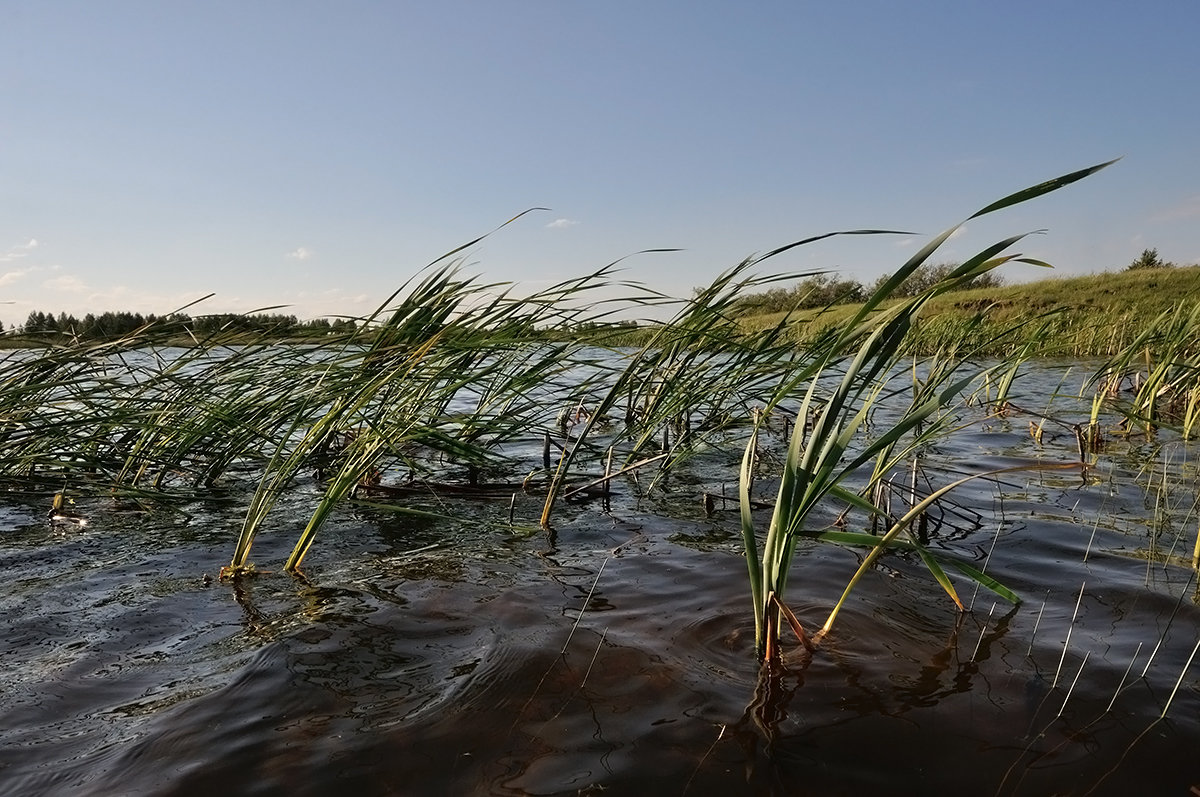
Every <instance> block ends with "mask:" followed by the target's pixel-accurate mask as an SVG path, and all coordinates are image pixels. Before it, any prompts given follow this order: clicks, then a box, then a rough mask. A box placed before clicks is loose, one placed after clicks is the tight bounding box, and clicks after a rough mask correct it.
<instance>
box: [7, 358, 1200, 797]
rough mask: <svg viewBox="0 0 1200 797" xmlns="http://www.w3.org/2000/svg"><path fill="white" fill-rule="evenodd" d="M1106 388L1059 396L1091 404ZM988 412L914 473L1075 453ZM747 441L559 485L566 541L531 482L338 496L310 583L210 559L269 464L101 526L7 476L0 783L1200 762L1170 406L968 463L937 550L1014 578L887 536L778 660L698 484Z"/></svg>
mask: <svg viewBox="0 0 1200 797" xmlns="http://www.w3.org/2000/svg"><path fill="white" fill-rule="evenodd" d="M1032 370H1033V373H1032V374H1031V375H1030V376H1029V377H1028V378H1026V380H1025V381H1024V382H1022V383H1020V386H1019V387H1020V390H1022V391H1025V395H1026V396H1027V398H1019V399H1018V402H1017V403H1018V404H1022V405H1024V406H1029V407H1031V408H1034V409H1037V410H1039V411H1044V410H1046V409H1047V396H1048V395H1049V394H1050V393H1051V392H1053V390H1054V389H1055V388H1056V387H1057V386H1058V384H1059V382H1060V380H1061V377H1062V373H1061V370H1060V369H1059V368H1058V367H1051V366H1046V365H1043V366H1040V367H1036V368H1034V369H1032ZM1072 378H1073V377H1070V376H1068V378H1067V381H1068V382H1069V380H1070V379H1072ZM1064 384H1065V383H1064ZM1077 386H1078V385H1076V387H1077ZM1089 408H1090V406H1089V405H1087V404H1086V403H1085V402H1080V403H1079V404H1078V405H1077V404H1074V403H1072V402H1070V401H1068V400H1066V399H1063V400H1061V401H1060V402H1058V403H1057V404H1055V405H1054V406H1053V407H1052V410H1053V414H1055V415H1056V416H1061V417H1064V418H1070V419H1074V420H1075V421H1086V419H1087V411H1088V409H1089ZM973 420H974V423H972V425H970V426H969V427H967V428H966V429H964V430H962V431H960V432H957V433H955V434H953V435H951V436H949V437H947V438H945V439H943V440H942V441H941V442H939V443H938V444H937V446H936V447H935V450H934V451H932V452H930V453H929V454H928V456H927V457H926V460H925V463H924V470H923V477H922V478H923V479H927V480H928V484H930V485H933V486H935V487H936V486H938V485H941V484H944V483H946V482H948V481H951V480H953V479H954V478H956V477H957V476H958V475H961V474H963V473H967V472H975V471H979V470H984V469H987V468H990V467H1000V466H1004V465H1009V464H1017V463H1022V462H1031V461H1035V460H1038V459H1042V460H1054V461H1070V460H1073V459H1076V458H1077V454H1076V452H1075V445H1076V444H1075V439H1074V437H1073V436H1071V435H1070V434H1068V433H1067V432H1066V431H1064V430H1058V429H1054V428H1051V427H1048V434H1047V439H1046V440H1044V441H1043V445H1042V446H1041V447H1038V446H1036V445H1035V444H1034V442H1033V440H1032V439H1031V437H1030V433H1029V430H1028V424H1029V420H1030V419H1029V417H1027V416H1023V415H1020V414H1017V415H1013V416H1010V417H1003V418H995V417H992V418H985V417H983V415H982V411H979V416H978V417H976V418H974V419H973ZM552 423H553V419H550V420H548V424H549V425H552ZM1051 434H1057V435H1058V436H1057V437H1055V438H1053V439H1049V438H1050V435H1051ZM740 454H741V452H740V450H739V449H738V448H737V447H736V446H731V447H730V448H729V449H728V450H723V449H721V450H714V451H711V452H709V453H707V454H705V455H704V456H701V457H699V458H697V459H696V460H695V461H694V462H693V463H691V464H690V465H689V466H688V467H686V468H684V469H681V470H679V471H677V472H675V473H673V474H672V475H671V476H670V477H669V478H668V479H666V480H665V482H663V483H662V484H661V485H660V486H659V487H658V488H656V490H655V491H653V492H651V493H650V494H649V495H645V496H643V495H640V492H641V491H640V489H639V484H636V483H634V482H633V481H632V480H624V481H621V482H619V483H618V484H617V485H616V490H617V494H616V495H614V496H613V498H612V499H611V501H610V503H609V504H608V506H607V507H606V506H604V505H603V504H602V502H601V501H593V502H591V503H587V504H579V505H567V506H564V507H563V508H562V510H561V514H560V515H558V516H557V521H556V528H557V536H556V538H555V539H553V540H551V539H549V538H548V537H547V536H546V535H545V534H544V533H542V532H540V531H535V530H531V529H530V528H529V527H530V526H533V525H534V524H535V523H536V518H537V515H538V512H539V510H540V500H539V499H538V497H537V496H532V495H530V496H518V498H517V502H516V505H515V518H516V521H517V523H516V525H515V526H510V525H509V522H508V515H509V506H508V498H507V497H504V498H497V499H491V500H486V499H459V498H456V499H454V500H453V503H439V502H438V501H437V500H436V499H433V498H419V497H418V498H414V499H410V500H409V501H408V503H409V504H411V505H415V506H420V507H421V508H424V509H429V510H433V511H438V512H443V513H447V514H451V515H453V516H454V519H447V520H439V519H433V518H417V517H412V516H406V515H399V514H395V513H391V512H387V511H384V510H380V509H376V508H372V507H367V506H362V505H356V504H353V503H347V504H346V505H345V506H344V508H343V509H342V510H340V511H339V512H338V513H337V515H336V517H335V518H334V520H333V521H331V522H330V524H329V525H328V526H327V527H326V528H325V529H324V530H323V531H322V533H321V535H320V536H319V537H318V539H317V543H316V545H315V547H314V548H313V550H312V552H311V553H310V554H309V556H308V558H307V559H306V560H305V565H306V567H305V573H306V576H307V579H306V580H299V579H296V578H293V577H290V576H287V575H283V574H265V575H260V576H257V577H253V578H242V579H238V580H237V581H236V582H233V583H230V582H221V581H219V580H217V579H216V576H217V573H218V570H219V569H220V567H221V566H222V565H223V564H225V563H227V562H228V559H229V556H230V553H231V551H232V548H233V543H234V540H235V538H236V534H237V530H238V528H239V525H240V519H241V514H242V512H243V511H244V507H245V505H246V503H247V502H248V500H249V495H248V494H240V493H238V492H236V491H235V492H233V493H232V494H225V495H214V496H213V497H212V498H211V499H210V500H205V501H196V502H194V503H192V504H189V505H186V506H184V507H182V508H183V509H184V510H185V512H186V514H178V515H176V514H169V513H163V514H143V513H135V512H122V511H118V510H117V509H115V508H113V507H112V506H110V505H108V504H107V503H106V502H105V501H104V500H101V499H94V500H93V499H89V500H80V502H79V504H78V505H77V507H76V509H77V510H78V511H80V512H81V513H82V514H83V515H85V516H86V517H87V518H88V520H89V522H88V524H87V525H86V526H82V527H80V526H76V525H73V524H61V523H53V524H52V523H49V522H47V521H46V520H45V511H46V509H47V507H48V502H49V497H47V499H46V502H45V503H41V504H32V503H27V502H17V501H11V502H9V503H7V504H5V505H3V507H2V508H0V567H2V568H3V573H4V574H5V586H4V588H3V590H0V610H2V611H0V652H2V653H3V661H4V667H3V670H2V672H0V694H3V698H4V699H3V702H2V703H0V793H3V794H14V795H60V794H72V795H112V794H135V795H207V796H209V797H211V795H213V794H247V795H277V794H278V795H282V794H289V795H308V794H312V795H324V794H333V793H345V794H357V795H409V794H418V795H419V794H431V795H442V794H464V795H465V794H495V795H577V794H601V793H603V794H606V795H623V794H630V795H633V794H638V795H640V794H649V793H653V794H663V795H666V794H670V795H697V796H698V795H731V794H732V795H736V794H780V795H783V794H817V795H827V794H845V795H857V794H871V795H880V794H887V795H905V794H912V795H929V794H950V793H955V794H963V793H966V794H1004V795H1009V794H1013V795H1017V794H1019V795H1047V794H1077V795H1086V794H1095V795H1109V794H1112V795H1117V794H1120V795H1130V794H1138V795H1141V794H1153V795H1173V794H1177V795H1187V794H1189V790H1190V789H1191V790H1193V791H1192V792H1191V793H1195V791H1194V789H1196V788H1197V787H1200V764H1197V763H1196V759H1195V758H1193V757H1192V756H1193V755H1194V753H1195V750H1196V747H1197V745H1198V744H1200V662H1192V663H1191V666H1190V668H1188V667H1187V665H1188V663H1189V661H1190V656H1191V655H1192V654H1193V652H1194V651H1195V646H1196V644H1197V641H1198V640H1200V630H1198V629H1200V608H1198V607H1197V592H1196V583H1195V581H1194V579H1193V578H1192V574H1191V571H1190V569H1189V567H1188V566H1187V560H1188V559H1190V555H1191V549H1192V545H1193V544H1194V542H1195V538H1196V533H1197V527H1198V525H1200V515H1198V513H1197V483H1198V479H1197V472H1196V463H1195V461H1194V457H1195V451H1194V449H1189V448H1188V447H1186V446H1185V445H1184V444H1182V443H1181V442H1179V441H1177V440H1175V439H1173V438H1172V437H1171V436H1170V435H1169V434H1168V433H1166V432H1161V433H1159V434H1157V435H1155V436H1154V437H1153V438H1151V439H1145V438H1132V439H1130V440H1120V439H1112V440H1110V443H1109V445H1108V447H1107V449H1106V450H1105V451H1104V452H1103V453H1101V454H1100V455H1099V456H1098V458H1097V461H1096V463H1095V467H1093V468H1091V469H1090V470H1089V472H1088V473H1087V474H1086V476H1081V474H1080V473H1078V472H1072V471H1043V472H1027V473H1011V474H1006V475H1005V476H1004V477H1003V478H1002V482H1001V483H999V484H998V483H996V482H995V481H979V482H974V483H971V484H968V485H966V486H965V487H963V488H961V489H960V490H959V491H957V492H956V493H954V494H953V495H952V498H951V502H950V503H949V504H947V505H945V506H944V507H943V510H944V513H943V514H941V515H938V516H937V518H936V520H938V521H941V522H940V523H939V522H935V523H934V525H933V528H932V529H931V536H930V547H931V548H932V549H933V550H934V551H936V552H940V553H943V554H946V555H947V556H952V557H958V558H960V559H964V560H967V561H970V562H971V563H972V564H974V565H975V566H976V567H983V566H985V564H986V569H987V572H988V573H990V574H992V575H994V576H995V577H997V578H999V579H1000V580H1001V581H1003V582H1004V583H1005V584H1007V585H1008V586H1009V587H1011V588H1013V589H1014V590H1016V591H1017V592H1018V593H1019V594H1020V595H1021V596H1022V597H1023V598H1024V602H1023V603H1021V604H1020V605H1019V606H1016V607H1013V606H1011V605H1009V604H1007V603H1006V602H1004V601H1002V600H1000V599H998V598H996V597H995V596H993V595H992V594H991V593H989V592H987V591H986V590H980V591H978V593H976V590H975V589H974V587H973V585H971V584H970V583H969V582H965V581H962V580H959V581H957V584H958V587H959V589H960V592H961V594H962V597H963V600H964V602H965V603H967V604H968V605H969V607H970V610H969V611H968V612H966V613H965V614H959V613H958V612H957V611H956V610H955V608H954V606H953V604H952V603H951V602H950V601H949V600H948V599H947V597H946V595H945V594H944V593H943V592H942V591H941V590H940V588H939V587H938V586H937V585H936V583H934V582H933V580H932V579H931V578H930V577H929V575H928V574H927V572H926V571H925V570H924V567H923V565H922V564H921V562H920V560H919V559H917V558H915V557H911V556H908V555H904V554H890V555H886V556H884V557H883V558H882V559H881V560H880V562H879V564H878V565H877V566H876V567H875V569H874V570H873V571H872V572H871V573H870V574H868V576H867V578H865V579H864V581H863V582H862V584H861V585H860V587H859V588H858V590H857V591H856V592H855V593H854V594H853V596H852V598H851V599H850V601H849V603H848V605H847V608H846V609H845V610H844V611H843V613H842V614H841V616H840V617H839V619H838V623H837V625H836V626H835V627H834V630H833V633H832V634H831V636H830V637H829V638H828V639H827V640H826V641H825V643H824V644H823V645H822V646H821V647H820V648H819V649H817V650H816V651H815V652H814V653H813V654H811V656H808V655H805V654H803V653H802V651H800V650H795V649H789V652H788V654H787V659H786V660H787V665H788V669H787V671H786V672H785V673H783V674H782V675H780V676H779V677H775V678H768V679H763V678H760V673H759V668H758V666H757V664H756V662H755V658H754V651H753V645H754V641H753V637H754V628H753V617H752V612H751V606H750V599H749V590H748V586H747V580H746V570H745V562H744V559H743V558H742V556H741V552H740V537H739V532H738V525H737V524H738V518H737V508H736V505H735V504H733V503H730V504H728V506H725V507H724V508H722V507H721V505H720V504H718V511H717V512H715V513H714V514H713V515H712V516H711V517H709V516H706V515H705V513H704V512H703V510H702V506H701V501H700V495H701V494H702V493H703V492H705V491H707V492H710V493H716V494H719V493H721V492H722V491H723V490H724V491H725V492H726V493H727V494H729V495H733V494H735V492H736V488H735V485H734V482H733V479H734V478H736V468H737V462H738V460H739V459H740ZM902 477H903V478H907V476H903V475H902ZM923 485H924V482H922V483H921V486H923ZM640 486H641V487H644V486H645V480H644V479H643V481H642V484H641V485H640ZM319 490H320V486H319V485H318V484H316V483H315V482H312V483H301V484H298V485H297V486H296V489H295V490H294V491H292V492H291V493H289V494H288V495H287V497H286V503H287V506H283V507H281V508H280V509H279V510H278V511H277V513H276V515H275V516H273V520H272V521H271V523H270V524H269V527H268V529H267V530H265V531H264V532H263V533H262V534H260V536H259V538H258V541H257V542H256V544H255V550H254V557H253V558H254V560H255V561H256V562H257V563H258V565H259V567H260V568H261V569H267V570H269V569H270V568H271V567H272V566H276V565H278V564H279V563H282V561H283V560H284V559H285V558H286V556H287V554H288V552H289V551H290V550H291V547H292V545H293V544H294V542H295V538H296V535H297V534H298V533H299V531H300V530H301V529H302V528H303V524H304V522H305V520H306V519H307V513H308V512H311V507H312V505H313V504H314V503H315V501H316V499H317V496H318V494H319ZM764 497H766V498H769V497H770V496H769V495H766V496H764ZM447 500H449V499H447ZM758 520H759V522H760V526H761V527H765V525H766V523H767V520H768V516H767V514H766V513H760V514H759V516H758ZM856 523H858V525H855V524H856ZM860 526H861V520H856V519H853V518H852V521H851V526H850V527H851V528H852V529H853V528H858V527H860ZM861 556H862V552H861V551H859V550H855V549H850V548H843V547H838V546H834V545H830V544H825V543H816V542H802V543H801V545H800V549H799V551H798V553H797V556H796V560H795V564H794V570H793V575H792V578H791V580H790V582H789V596H788V597H789V603H790V605H791V607H792V608H793V610H795V611H796V613H797V614H798V615H799V617H800V619H801V620H802V621H804V622H805V623H806V624H811V625H813V626H818V625H819V624H820V623H821V622H823V621H824V618H825V616H826V614H827V613H828V611H829V609H830V607H831V606H832V605H833V603H834V601H836V599H837V597H838V596H839V594H840V593H841V590H842V588H843V587H844V585H845V582H846V580H847V579H848V578H849V577H850V575H851V574H852V573H853V572H854V569H855V568H856V567H857V565H858V562H859V561H861ZM789 643H790V640H789ZM1168 701H1169V708H1167V711H1166V716H1165V717H1162V715H1163V712H1164V708H1165V707H1167V706H1168Z"/></svg>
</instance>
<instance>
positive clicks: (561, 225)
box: [546, 219, 579, 230]
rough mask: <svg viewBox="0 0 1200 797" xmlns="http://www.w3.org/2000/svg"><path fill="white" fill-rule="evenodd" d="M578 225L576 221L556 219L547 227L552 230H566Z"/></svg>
mask: <svg viewBox="0 0 1200 797" xmlns="http://www.w3.org/2000/svg"><path fill="white" fill-rule="evenodd" d="M578 223H579V222H577V221H575V220H574V219H555V220H554V221H552V222H550V223H549V224H547V225H546V227H547V228H548V229H551V230H565V229H566V228H568V227H574V226H575V225H576V224H578Z"/></svg>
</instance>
